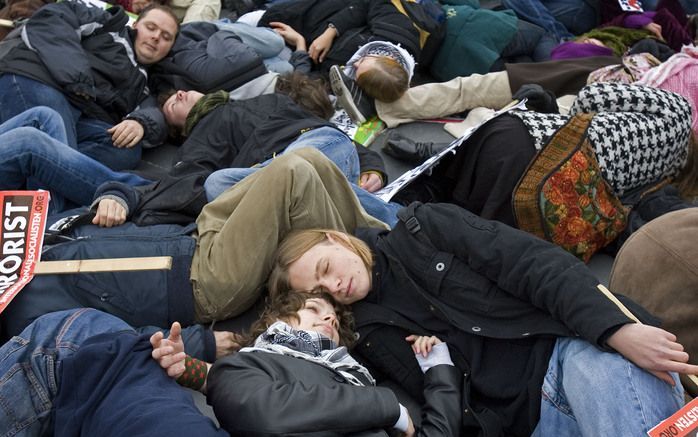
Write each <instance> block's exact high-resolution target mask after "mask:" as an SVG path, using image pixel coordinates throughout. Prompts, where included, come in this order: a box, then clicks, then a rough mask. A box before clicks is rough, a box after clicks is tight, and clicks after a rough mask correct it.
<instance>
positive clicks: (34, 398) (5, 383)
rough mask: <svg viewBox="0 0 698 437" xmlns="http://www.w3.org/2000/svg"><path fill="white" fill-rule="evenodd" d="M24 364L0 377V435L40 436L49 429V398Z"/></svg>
mask: <svg viewBox="0 0 698 437" xmlns="http://www.w3.org/2000/svg"><path fill="white" fill-rule="evenodd" d="M47 383H48V381H42V378H41V377H40V375H38V374H37V373H35V372H34V370H33V369H32V366H31V364H30V363H28V362H21V363H17V364H15V365H14V366H12V367H11V368H10V369H9V371H7V372H6V373H5V374H4V375H2V377H0V435H2V436H5V435H13V436H14V435H17V436H23V435H43V433H44V432H45V431H47V430H48V429H49V425H50V423H49V420H50V413H51V409H52V408H53V398H52V396H50V394H49V393H48V391H47V388H46V387H47Z"/></svg>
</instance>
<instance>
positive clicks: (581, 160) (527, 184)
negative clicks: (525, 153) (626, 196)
mask: <svg viewBox="0 0 698 437" xmlns="http://www.w3.org/2000/svg"><path fill="white" fill-rule="evenodd" d="M592 118H593V115H592V114H578V115H576V116H574V117H572V118H571V119H570V121H569V122H568V123H567V124H566V125H565V126H563V127H562V128H561V129H560V130H558V132H557V133H556V134H555V135H554V136H553V138H552V139H551V140H550V141H549V142H548V144H546V145H545V147H543V148H542V149H541V150H540V152H538V154H537V155H536V156H535V157H534V158H533V160H532V161H531V163H530V164H529V166H528V168H527V169H526V172H525V173H524V175H523V176H522V177H521V179H520V180H519V182H518V184H517V186H516V188H515V189H514V196H513V202H514V214H515V216H516V220H517V223H518V227H519V229H522V230H524V231H527V232H530V233H532V234H534V235H536V236H538V237H540V238H543V239H546V240H548V241H551V242H553V243H555V244H557V245H558V246H561V247H562V248H564V249H565V250H567V251H568V252H571V253H572V254H574V255H575V256H577V257H579V258H580V259H582V260H583V261H584V262H588V261H589V259H590V258H591V256H592V255H593V254H594V253H595V252H597V251H598V250H599V249H601V248H603V247H604V246H606V245H607V244H609V243H610V242H611V241H613V240H614V239H615V238H616V237H617V236H618V234H619V233H620V232H621V231H623V229H624V228H625V225H626V223H627V213H628V211H627V210H626V209H625V207H624V206H623V205H622V203H621V202H620V200H619V199H618V198H617V197H616V196H615V194H614V193H613V190H612V189H611V187H609V185H608V184H607V183H606V181H605V180H604V179H603V177H602V175H601V171H600V169H599V164H598V162H597V160H596V155H595V153H594V149H593V148H592V147H591V144H590V143H589V140H588V139H587V135H586V131H587V128H588V127H589V123H590V122H591V119H592Z"/></svg>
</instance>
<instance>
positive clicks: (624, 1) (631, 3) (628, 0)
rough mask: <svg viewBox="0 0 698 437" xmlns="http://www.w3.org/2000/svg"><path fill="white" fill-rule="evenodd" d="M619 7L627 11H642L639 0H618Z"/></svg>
mask: <svg viewBox="0 0 698 437" xmlns="http://www.w3.org/2000/svg"><path fill="white" fill-rule="evenodd" d="M618 4H620V8H621V9H622V10H624V11H628V12H643V9H642V2H641V1H640V0H618Z"/></svg>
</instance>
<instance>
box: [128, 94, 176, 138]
mask: <svg viewBox="0 0 698 437" xmlns="http://www.w3.org/2000/svg"><path fill="white" fill-rule="evenodd" d="M125 119H127V120H136V121H137V122H139V123H140V124H141V126H143V129H144V131H145V133H144V135H143V147H145V148H152V147H155V146H159V145H160V144H162V143H164V142H165V140H166V139H167V122H166V121H165V116H164V115H163V113H162V111H161V110H160V108H159V107H158V104H157V100H156V98H155V97H154V96H148V97H146V99H145V100H143V101H142V102H141V104H140V105H139V106H138V108H136V110H134V111H133V112H131V113H130V114H128V115H127V116H126V117H125Z"/></svg>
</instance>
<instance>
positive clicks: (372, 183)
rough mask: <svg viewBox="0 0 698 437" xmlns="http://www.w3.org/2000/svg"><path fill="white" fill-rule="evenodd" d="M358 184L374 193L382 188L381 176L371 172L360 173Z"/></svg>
mask: <svg viewBox="0 0 698 437" xmlns="http://www.w3.org/2000/svg"><path fill="white" fill-rule="evenodd" d="M359 186H360V187H361V188H363V189H364V190H366V191H368V192H369V193H375V192H376V191H378V190H380V189H381V188H383V178H381V177H380V176H378V175H377V174H375V173H373V172H368V171H367V172H365V173H361V177H360V178H359Z"/></svg>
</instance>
